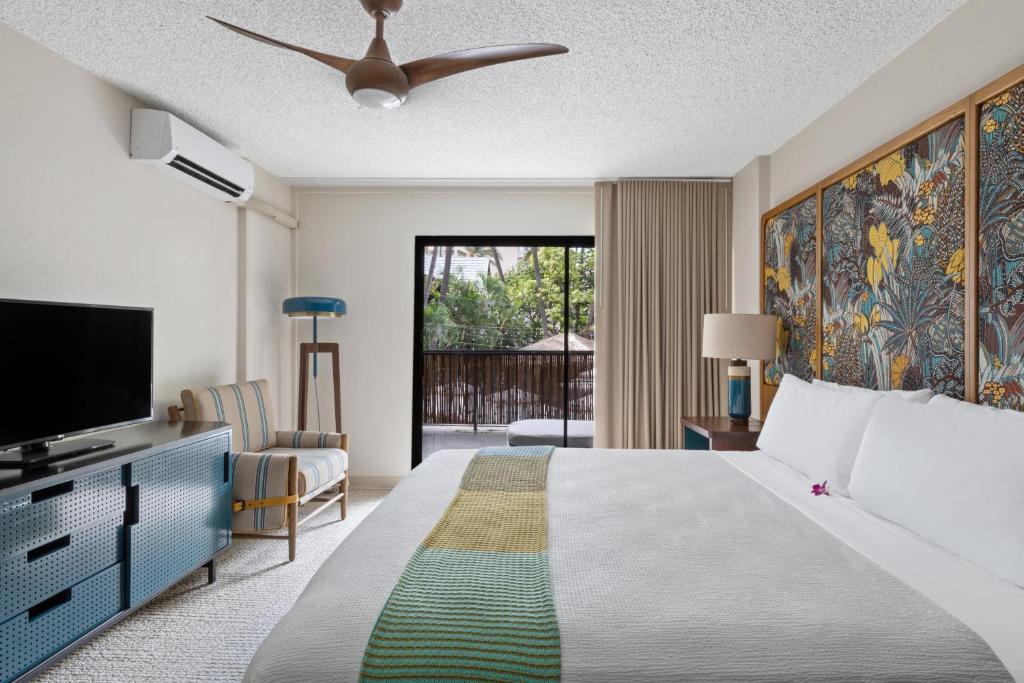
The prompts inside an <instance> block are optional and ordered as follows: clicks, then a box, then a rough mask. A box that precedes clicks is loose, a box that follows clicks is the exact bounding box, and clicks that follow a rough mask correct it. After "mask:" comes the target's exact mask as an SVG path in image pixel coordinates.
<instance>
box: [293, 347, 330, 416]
mask: <svg viewBox="0 0 1024 683" xmlns="http://www.w3.org/2000/svg"><path fill="white" fill-rule="evenodd" d="M318 353H329V354H330V355H331V374H332V375H333V376H334V383H333V384H334V431H335V432H338V433H341V345H339V344H338V343H337V342H329V343H321V342H302V343H301V344H299V419H298V425H297V429H298V430H299V431H304V430H305V429H306V422H307V414H308V411H307V410H306V408H307V406H306V403H307V401H308V399H309V358H310V356H311V355H314V354H318Z"/></svg>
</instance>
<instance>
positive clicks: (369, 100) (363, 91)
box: [352, 88, 405, 109]
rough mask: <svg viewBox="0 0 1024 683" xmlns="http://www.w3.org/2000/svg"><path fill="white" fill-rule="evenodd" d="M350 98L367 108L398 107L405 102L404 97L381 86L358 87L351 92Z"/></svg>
mask: <svg viewBox="0 0 1024 683" xmlns="http://www.w3.org/2000/svg"><path fill="white" fill-rule="evenodd" d="M352 99H354V100H355V101H356V102H358V103H359V104H360V105H362V106H364V107H366V108H368V109H398V108H399V107H401V106H402V105H403V104H405V98H404V97H399V96H398V95H395V94H394V93H392V92H388V91H387V90H382V89H381V88H360V89H359V90H356V91H355V92H353V93H352Z"/></svg>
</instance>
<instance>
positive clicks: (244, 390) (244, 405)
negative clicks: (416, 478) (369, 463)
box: [181, 379, 348, 531]
mask: <svg viewBox="0 0 1024 683" xmlns="http://www.w3.org/2000/svg"><path fill="white" fill-rule="evenodd" d="M270 395H271V394H270V384H269V382H267V380H264V379H261V380H256V381H252V382H245V383H240V384H227V385H224V386H218V387H207V388H205V389H186V390H185V391H183V392H181V401H182V404H183V405H184V412H185V420H187V421H190V422H192V421H195V422H214V421H215V422H227V423H229V424H230V425H231V427H232V451H233V459H232V462H233V465H232V467H233V476H234V484H233V487H232V495H233V497H234V499H235V500H236V501H255V500H263V499H267V498H281V497H284V496H286V495H288V461H289V460H290V459H291V458H292V457H295V458H297V460H298V467H297V469H298V482H297V494H298V496H299V504H302V503H305V502H307V501H309V500H311V499H312V498H315V497H316V496H317V495H319V494H320V493H322V492H324V491H325V490H327V489H329V488H331V487H332V486H336V485H337V484H338V483H339V482H340V481H342V480H344V479H345V477H346V475H347V473H348V454H347V453H346V452H345V451H344V450H342V448H341V446H342V436H341V434H335V433H331V432H308V431H278V430H277V425H276V423H275V422H274V412H273V408H272V405H271V402H270ZM287 522H288V516H287V508H286V507H285V506H283V505H275V506H271V507H261V508H252V509H245V510H242V511H240V512H235V513H234V519H233V523H232V528H233V529H234V530H235V531H273V530H275V529H282V528H284V526H285V525H286V524H287Z"/></svg>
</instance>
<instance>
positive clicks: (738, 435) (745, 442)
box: [682, 417, 762, 451]
mask: <svg viewBox="0 0 1024 683" xmlns="http://www.w3.org/2000/svg"><path fill="white" fill-rule="evenodd" d="M682 423H683V447H684V448H685V449H686V450H688V451H756V450H757V437H758V436H759V435H760V434H761V424H762V422H761V421H760V420H749V421H748V422H733V421H732V419H731V418H728V417H684V418H683V419H682Z"/></svg>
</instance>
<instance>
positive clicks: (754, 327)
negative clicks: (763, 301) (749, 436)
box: [701, 313, 778, 422]
mask: <svg viewBox="0 0 1024 683" xmlns="http://www.w3.org/2000/svg"><path fill="white" fill-rule="evenodd" d="M777 321H778V318H777V317H776V316H774V315H757V314H745V313H706V314H704V339H703V343H702V345H701V347H702V350H703V355H704V357H705V358H728V359H729V360H730V361H732V362H730V363H729V417H731V418H732V419H733V420H734V421H736V422H746V421H747V420H748V419H750V367H749V366H748V365H747V360H767V359H770V358H774V357H775V343H776V342H775V340H776V334H777V333H776V325H777V324H778V323H777Z"/></svg>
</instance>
